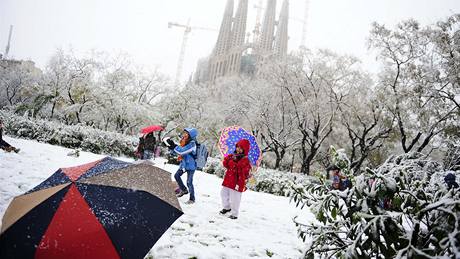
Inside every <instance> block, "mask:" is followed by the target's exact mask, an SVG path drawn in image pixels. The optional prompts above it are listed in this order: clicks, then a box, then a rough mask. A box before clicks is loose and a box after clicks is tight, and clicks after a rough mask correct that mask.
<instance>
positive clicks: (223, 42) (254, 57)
mask: <svg viewBox="0 0 460 259" xmlns="http://www.w3.org/2000/svg"><path fill="white" fill-rule="evenodd" d="M233 7H234V2H233V0H228V1H227V5H226V7H225V12H224V17H223V19H222V23H221V26H220V30H219V36H218V37H217V42H216V45H215V46H214V49H213V51H212V53H211V55H210V56H209V57H208V58H205V59H202V60H200V61H199V62H198V65H197V70H196V73H195V76H194V81H195V82H215V81H216V79H218V78H221V77H227V76H235V75H240V74H252V73H254V71H255V70H256V69H257V65H258V64H261V63H262V62H263V61H264V60H266V59H268V58H282V57H284V56H286V55H287V47H288V20H289V2H288V0H284V2H283V4H282V7H281V11H280V14H279V19H278V20H276V0H267V5H266V8H265V13H264V17H263V22H262V24H258V23H256V26H255V29H254V31H253V33H254V34H253V37H252V42H249V40H248V38H249V37H247V34H246V30H247V28H246V27H247V14H248V0H240V1H239V3H238V7H237V9H236V13H235V15H233ZM260 27H261V28H260ZM248 50H251V51H248Z"/></svg>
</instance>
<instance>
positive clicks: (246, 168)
mask: <svg viewBox="0 0 460 259" xmlns="http://www.w3.org/2000/svg"><path fill="white" fill-rule="evenodd" d="M249 149H250V143H249V140H247V139H241V140H240V141H238V142H237V143H236V147H235V152H234V153H233V154H229V155H227V156H226V157H225V158H224V162H223V165H224V167H225V168H227V171H226V172H225V176H224V181H223V182H222V190H221V192H220V196H221V198H222V206H223V207H224V208H223V209H222V210H221V211H220V214H226V213H227V212H230V213H231V215H230V217H229V218H231V219H237V218H238V213H239V208H240V202H241V195H242V193H243V192H244V191H246V180H247V179H248V178H249V172H250V171H251V164H250V162H249V159H248V153H249Z"/></svg>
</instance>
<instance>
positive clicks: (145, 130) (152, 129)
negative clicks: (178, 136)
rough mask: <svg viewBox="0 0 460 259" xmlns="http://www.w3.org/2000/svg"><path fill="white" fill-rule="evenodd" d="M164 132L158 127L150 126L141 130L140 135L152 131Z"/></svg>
mask: <svg viewBox="0 0 460 259" xmlns="http://www.w3.org/2000/svg"><path fill="white" fill-rule="evenodd" d="M162 130H164V128H163V127H162V126H160V125H150V126H148V127H145V128H143V129H141V133H142V134H148V133H150V132H154V131H162Z"/></svg>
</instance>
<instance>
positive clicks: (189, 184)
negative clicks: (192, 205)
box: [174, 169, 195, 201]
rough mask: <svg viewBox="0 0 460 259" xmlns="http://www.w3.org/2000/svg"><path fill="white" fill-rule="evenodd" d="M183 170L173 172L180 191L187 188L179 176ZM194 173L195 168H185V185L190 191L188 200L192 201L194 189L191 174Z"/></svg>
mask: <svg viewBox="0 0 460 259" xmlns="http://www.w3.org/2000/svg"><path fill="white" fill-rule="evenodd" d="M184 173H185V171H184V170H183V169H179V170H177V172H176V173H175V174H174V179H176V182H177V184H178V185H179V188H180V189H181V190H182V191H186V190H187V188H186V187H185V185H184V183H183V182H182V179H181V178H180V177H181V176H182V175H183V174H184ZM194 173H195V170H187V187H188V191H189V193H190V200H192V201H194V200H195V190H194V188H193V174H194Z"/></svg>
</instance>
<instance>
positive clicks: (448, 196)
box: [292, 153, 460, 258]
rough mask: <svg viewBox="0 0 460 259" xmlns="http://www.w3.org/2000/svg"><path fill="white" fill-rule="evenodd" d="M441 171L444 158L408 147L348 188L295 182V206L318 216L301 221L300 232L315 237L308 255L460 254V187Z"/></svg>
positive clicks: (447, 255) (418, 256)
mask: <svg viewBox="0 0 460 259" xmlns="http://www.w3.org/2000/svg"><path fill="white" fill-rule="evenodd" d="M442 175H445V172H442V167H441V165H440V164H439V163H437V162H435V161H432V160H430V159H427V158H426V157H424V156H423V155H422V154H420V153H409V154H403V155H399V156H392V157H390V158H388V159H387V161H386V162H385V163H384V164H382V165H381V166H380V167H379V168H377V169H376V170H370V169H367V170H366V172H364V173H363V174H361V175H359V176H357V177H356V178H355V184H354V187H352V188H351V189H347V190H345V191H339V190H330V188H329V186H327V185H326V184H325V183H324V182H323V183H322V184H311V185H309V186H308V187H307V188H294V194H293V195H292V199H293V201H294V202H295V203H296V206H302V207H303V206H305V205H307V206H309V207H310V208H311V210H312V212H313V213H315V215H316V218H317V220H318V222H313V223H309V224H303V223H299V222H297V225H298V226H299V235H300V237H301V238H303V239H305V237H306V236H307V235H310V236H311V237H312V242H311V244H309V246H308V248H307V251H306V257H309V258H313V256H315V255H317V256H320V257H337V258H394V257H397V258H431V257H434V256H446V257H449V258H450V257H452V258H453V257H455V256H456V257H458V256H460V254H459V251H460V190H458V189H457V190H450V191H448V190H447V188H446V186H445V185H444V184H443V182H439V181H442V177H441V176H442ZM457 175H458V174H457Z"/></svg>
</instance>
